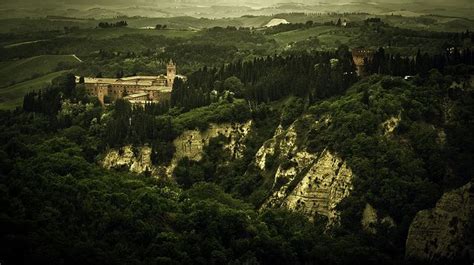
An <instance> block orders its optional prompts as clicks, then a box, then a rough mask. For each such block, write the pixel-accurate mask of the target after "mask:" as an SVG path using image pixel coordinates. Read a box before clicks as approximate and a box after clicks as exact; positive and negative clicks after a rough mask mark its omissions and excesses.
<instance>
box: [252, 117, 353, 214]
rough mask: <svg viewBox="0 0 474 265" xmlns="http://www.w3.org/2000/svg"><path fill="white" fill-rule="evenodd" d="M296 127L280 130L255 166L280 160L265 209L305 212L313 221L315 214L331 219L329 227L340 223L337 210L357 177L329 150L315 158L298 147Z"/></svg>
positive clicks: (263, 150)
mask: <svg viewBox="0 0 474 265" xmlns="http://www.w3.org/2000/svg"><path fill="white" fill-rule="evenodd" d="M296 142H297V132H296V129H295V124H292V125H291V126H290V127H289V128H288V129H287V130H282V128H281V127H279V128H278V129H277V130H276V132H275V136H274V137H273V138H272V139H270V140H268V141H267V142H265V144H264V145H263V146H262V147H261V148H260V150H259V151H258V153H257V155H256V158H255V164H256V166H257V167H258V168H260V169H261V170H265V168H266V159H267V158H268V157H269V156H275V155H277V156H278V161H280V164H279V165H278V167H277V169H276V173H275V175H274V183H273V193H272V195H271V196H270V197H269V198H268V199H267V200H266V201H265V202H264V204H263V205H262V209H264V208H268V207H286V208H288V209H292V210H295V211H301V212H303V213H305V214H306V215H307V216H308V217H310V218H312V217H314V216H315V214H320V215H324V216H326V217H328V219H329V223H333V222H335V221H337V219H338V213H337V211H336V206H337V205H338V204H339V202H341V200H342V199H344V198H345V197H347V196H349V194H350V191H351V190H352V178H353V174H352V171H351V169H350V168H349V167H348V166H347V164H346V163H345V161H343V160H342V159H341V158H339V157H338V156H337V155H335V154H333V153H332V152H330V151H329V150H324V151H323V152H321V153H320V154H313V153H310V152H308V151H307V150H306V149H304V148H301V147H298V146H297V144H296Z"/></svg>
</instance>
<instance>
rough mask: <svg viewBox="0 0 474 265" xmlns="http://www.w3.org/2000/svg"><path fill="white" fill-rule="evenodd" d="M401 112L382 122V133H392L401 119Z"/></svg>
mask: <svg viewBox="0 0 474 265" xmlns="http://www.w3.org/2000/svg"><path fill="white" fill-rule="evenodd" d="M401 119H402V118H401V114H398V117H391V118H389V119H388V120H386V121H385V122H383V123H382V128H383V131H384V135H386V136H387V135H390V134H392V133H393V131H394V130H395V128H397V126H398V124H399V123H400V120H401Z"/></svg>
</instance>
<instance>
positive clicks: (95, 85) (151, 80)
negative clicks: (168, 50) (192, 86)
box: [76, 60, 186, 104]
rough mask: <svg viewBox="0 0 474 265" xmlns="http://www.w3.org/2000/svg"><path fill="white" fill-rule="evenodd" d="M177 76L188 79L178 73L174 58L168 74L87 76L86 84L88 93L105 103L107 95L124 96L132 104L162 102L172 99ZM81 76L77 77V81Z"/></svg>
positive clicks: (169, 65) (111, 97)
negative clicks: (113, 76) (115, 76)
mask: <svg viewBox="0 0 474 265" xmlns="http://www.w3.org/2000/svg"><path fill="white" fill-rule="evenodd" d="M175 78H182V79H184V80H185V79H186V77H185V76H181V75H177V74H176V64H175V63H173V61H172V60H170V62H169V63H168V65H167V67H166V75H158V76H131V77H123V78H94V77H85V78H84V86H85V89H86V91H87V93H88V94H89V95H91V96H96V97H98V98H99V101H100V102H101V103H102V104H104V99H105V97H109V98H110V99H111V100H116V99H119V98H124V99H127V100H129V101H130V102H131V103H132V104H145V103H147V102H160V101H166V100H169V99H170V96H171V90H172V89H173V82H174V79H175ZM79 82H80V77H76V83H79Z"/></svg>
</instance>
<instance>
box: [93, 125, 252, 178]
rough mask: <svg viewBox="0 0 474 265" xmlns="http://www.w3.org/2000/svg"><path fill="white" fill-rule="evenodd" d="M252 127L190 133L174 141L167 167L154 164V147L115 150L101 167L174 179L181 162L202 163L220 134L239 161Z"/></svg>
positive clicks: (217, 127) (221, 127)
mask: <svg viewBox="0 0 474 265" xmlns="http://www.w3.org/2000/svg"><path fill="white" fill-rule="evenodd" d="M251 127H252V121H248V122H246V123H235V124H231V123H223V124H214V123H212V124H210V125H209V128H208V129H206V130H204V131H200V130H186V131H184V132H183V133H182V134H181V135H180V136H178V137H177V138H176V139H175V140H174V141H173V145H174V147H175V150H176V151H175V152H174V155H173V158H172V160H171V163H170V164H169V165H166V166H155V165H153V163H152V161H151V147H149V146H141V147H136V148H134V147H132V146H124V147H122V148H120V149H111V150H109V151H108V152H107V153H106V154H105V157H104V159H103V160H102V161H101V164H102V166H103V167H105V168H108V169H110V168H124V169H126V170H128V171H131V172H135V173H144V172H147V171H148V172H150V173H151V175H153V176H157V177H171V175H172V173H173V170H174V168H175V167H176V165H177V163H178V162H179V160H181V159H183V158H185V157H186V158H188V159H190V160H193V161H200V160H201V157H202V152H203V149H204V147H205V146H207V145H208V144H209V141H210V140H211V139H212V138H215V137H217V136H219V135H223V136H224V137H226V138H228V139H229V143H228V144H227V145H226V146H225V147H224V148H225V149H226V150H227V151H229V152H230V153H231V154H232V156H233V157H235V158H239V157H241V156H242V152H243V150H244V148H245V146H244V145H242V144H241V142H242V141H243V140H244V139H245V137H246V136H247V135H248V133H249V132H250V130H251Z"/></svg>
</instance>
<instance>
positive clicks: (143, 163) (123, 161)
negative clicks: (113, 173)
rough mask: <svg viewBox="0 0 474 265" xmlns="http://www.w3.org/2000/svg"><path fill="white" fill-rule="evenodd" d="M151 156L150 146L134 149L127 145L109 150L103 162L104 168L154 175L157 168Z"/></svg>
mask: <svg viewBox="0 0 474 265" xmlns="http://www.w3.org/2000/svg"><path fill="white" fill-rule="evenodd" d="M150 154H151V148H150V147H149V146H143V147H140V148H133V147H132V146H130V145H127V146H124V147H122V148H119V149H111V150H109V151H108V152H107V154H106V155H105V157H104V159H103V160H102V166H103V167H104V168H107V169H111V168H125V169H128V170H129V171H130V172H134V173H143V172H145V171H149V172H151V173H153V172H155V171H156V168H155V167H154V166H153V165H152V163H151V159H150Z"/></svg>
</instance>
